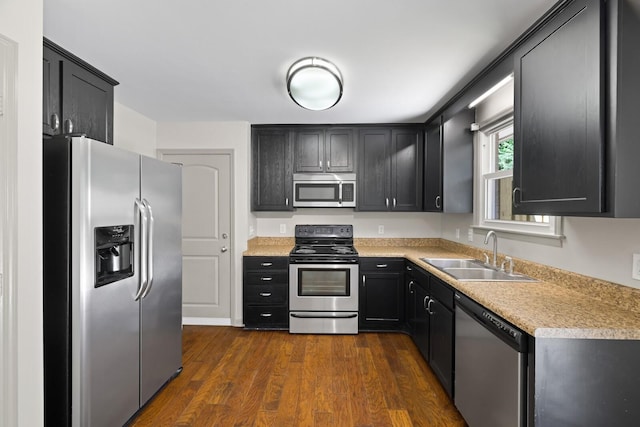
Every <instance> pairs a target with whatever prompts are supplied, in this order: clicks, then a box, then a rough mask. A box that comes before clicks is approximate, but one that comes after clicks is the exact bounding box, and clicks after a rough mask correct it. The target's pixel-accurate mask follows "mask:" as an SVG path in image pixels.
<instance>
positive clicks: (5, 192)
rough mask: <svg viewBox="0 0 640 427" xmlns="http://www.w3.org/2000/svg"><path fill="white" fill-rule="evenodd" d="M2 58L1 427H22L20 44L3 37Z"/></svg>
mask: <svg viewBox="0 0 640 427" xmlns="http://www.w3.org/2000/svg"><path fill="white" fill-rule="evenodd" d="M0 55H1V56H2V63H3V73H1V74H0V209H2V214H1V215H0V231H2V233H1V234H0V273H1V275H0V304H1V310H0V414H1V415H0V425H7V426H9V425H17V423H18V421H17V413H18V409H17V408H18V402H17V397H16V396H17V395H18V377H17V371H18V354H17V348H18V335H17V326H18V324H17V322H18V316H17V300H16V295H17V291H18V289H17V286H16V285H17V281H16V274H17V271H18V259H17V253H18V251H17V241H18V234H17V228H18V227H17V226H18V221H17V218H18V208H17V198H18V170H17V166H16V165H17V164H18V161H17V159H18V155H17V152H18V143H17V139H18V131H17V129H18V114H17V111H18V105H17V103H18V99H17V97H16V86H17V81H16V80H17V66H18V45H17V43H15V42H14V41H12V40H9V39H7V38H6V37H4V36H2V35H0ZM2 75H4V79H1V77H2Z"/></svg>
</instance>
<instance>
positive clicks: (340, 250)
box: [331, 246, 353, 254]
mask: <svg viewBox="0 0 640 427" xmlns="http://www.w3.org/2000/svg"><path fill="white" fill-rule="evenodd" d="M331 250H333V251H336V252H338V253H341V254H350V253H351V252H353V250H352V249H351V248H350V247H348V246H333V247H332V248H331Z"/></svg>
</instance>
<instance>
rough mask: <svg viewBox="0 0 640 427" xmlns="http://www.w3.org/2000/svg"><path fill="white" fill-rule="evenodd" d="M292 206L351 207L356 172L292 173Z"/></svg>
mask: <svg viewBox="0 0 640 427" xmlns="http://www.w3.org/2000/svg"><path fill="white" fill-rule="evenodd" d="M293 206H295V207H299V208H353V207H355V206H356V174H354V173H345V174H332V173H315V174H301V173H296V174H293Z"/></svg>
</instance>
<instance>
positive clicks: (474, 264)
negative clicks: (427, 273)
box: [420, 258, 482, 269]
mask: <svg viewBox="0 0 640 427" xmlns="http://www.w3.org/2000/svg"><path fill="white" fill-rule="evenodd" d="M420 259H421V260H422V261H424V262H426V263H429V264H431V265H433V266H434V267H436V268H438V269H443V268H482V261H478V260H477V259H456V258H420Z"/></svg>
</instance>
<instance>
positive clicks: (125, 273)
mask: <svg viewBox="0 0 640 427" xmlns="http://www.w3.org/2000/svg"><path fill="white" fill-rule="evenodd" d="M133 236H134V233H133V225H114V226H109V227H96V228H95V242H96V282H95V287H96V288H97V287H99V286H103V285H106V284H109V283H113V282H117V281H118V280H122V279H124V278H127V277H131V276H133V256H134V253H133Z"/></svg>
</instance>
